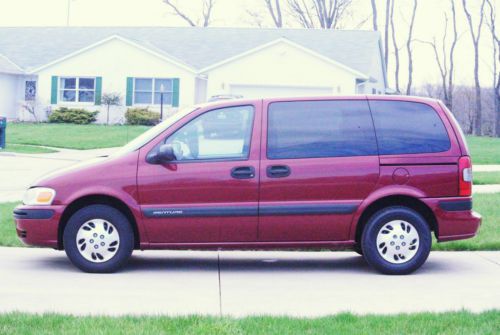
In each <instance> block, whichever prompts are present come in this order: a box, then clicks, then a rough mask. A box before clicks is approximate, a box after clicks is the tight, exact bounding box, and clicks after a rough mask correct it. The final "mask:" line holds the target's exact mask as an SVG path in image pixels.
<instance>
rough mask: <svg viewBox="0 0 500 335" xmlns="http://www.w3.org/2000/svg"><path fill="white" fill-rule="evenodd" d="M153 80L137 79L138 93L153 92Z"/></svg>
mask: <svg viewBox="0 0 500 335" xmlns="http://www.w3.org/2000/svg"><path fill="white" fill-rule="evenodd" d="M152 88H153V80H152V79H136V80H135V90H136V91H152V90H153V89H152Z"/></svg>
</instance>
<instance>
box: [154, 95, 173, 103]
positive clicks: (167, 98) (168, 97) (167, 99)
mask: <svg viewBox="0 0 500 335" xmlns="http://www.w3.org/2000/svg"><path fill="white" fill-rule="evenodd" d="M160 100H161V98H160V93H155V104H156V105H159V104H160ZM163 104H164V105H171V104H172V93H163Z"/></svg>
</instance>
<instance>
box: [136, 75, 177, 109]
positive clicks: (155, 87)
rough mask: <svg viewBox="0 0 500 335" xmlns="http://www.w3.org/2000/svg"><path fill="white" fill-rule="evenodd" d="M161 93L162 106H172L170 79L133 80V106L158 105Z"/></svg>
mask: <svg viewBox="0 0 500 335" xmlns="http://www.w3.org/2000/svg"><path fill="white" fill-rule="evenodd" d="M162 91H163V104H164V105H171V104H172V93H173V85H172V79H167V78H134V104H136V105H137V104H139V105H159V104H160V103H161V92H162Z"/></svg>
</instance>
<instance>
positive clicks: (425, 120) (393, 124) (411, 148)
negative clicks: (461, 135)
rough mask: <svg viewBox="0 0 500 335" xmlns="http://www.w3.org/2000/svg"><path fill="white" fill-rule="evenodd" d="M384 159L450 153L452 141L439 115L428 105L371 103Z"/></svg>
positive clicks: (380, 150)
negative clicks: (419, 154)
mask: <svg viewBox="0 0 500 335" xmlns="http://www.w3.org/2000/svg"><path fill="white" fill-rule="evenodd" d="M370 108H371V111H372V114H373V121H374V123H375V129H376V131H377V139H378V145H379V152H380V154H381V155H394V154H416V153H431V152H442V151H447V150H448V149H449V148H450V139H449V138H448V134H447V132H446V129H445V127H444V125H443V122H442V121H441V119H440V118H439V115H438V114H437V113H436V111H435V110H434V109H433V108H432V107H430V106H428V105H425V104H422V103H415V102H405V101H370Z"/></svg>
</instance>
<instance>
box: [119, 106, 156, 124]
mask: <svg viewBox="0 0 500 335" xmlns="http://www.w3.org/2000/svg"><path fill="white" fill-rule="evenodd" d="M125 119H127V124H133V125H143V126H152V125H155V124H157V123H158V122H160V113H157V112H153V111H150V110H149V109H148V108H129V109H127V112H126V113H125Z"/></svg>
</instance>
